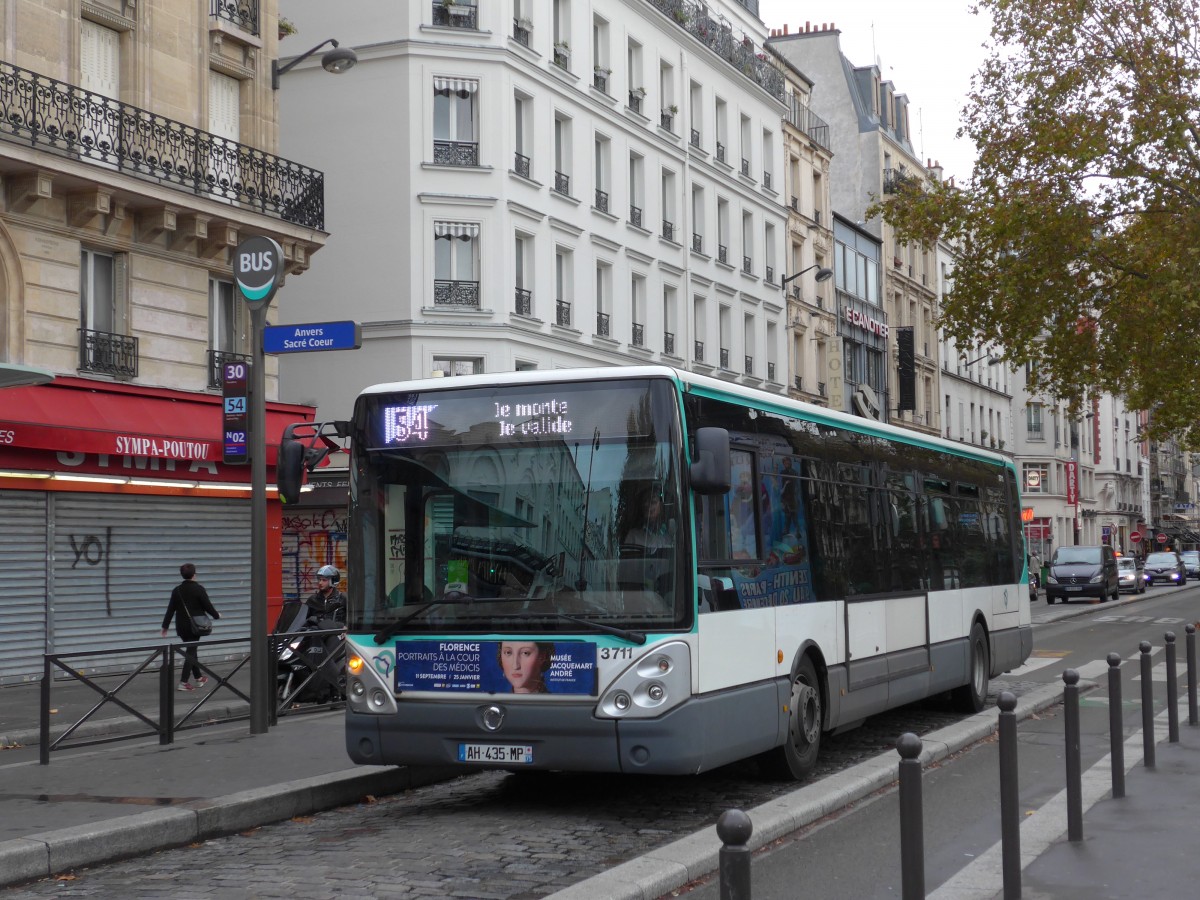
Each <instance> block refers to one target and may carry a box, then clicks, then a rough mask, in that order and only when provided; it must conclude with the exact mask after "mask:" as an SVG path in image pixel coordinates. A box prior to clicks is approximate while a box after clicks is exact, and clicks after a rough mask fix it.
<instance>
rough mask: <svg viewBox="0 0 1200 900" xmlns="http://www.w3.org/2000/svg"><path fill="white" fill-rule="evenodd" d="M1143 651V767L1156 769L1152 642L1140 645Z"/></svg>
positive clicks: (1143, 642) (1144, 642) (1139, 647)
mask: <svg viewBox="0 0 1200 900" xmlns="http://www.w3.org/2000/svg"><path fill="white" fill-rule="evenodd" d="M1138 649H1139V650H1141V651H1142V658H1141V664H1142V765H1143V766H1145V767H1146V768H1147V769H1153V768H1154V682H1153V681H1152V680H1151V677H1152V676H1151V673H1150V642H1149V641H1142V642H1141V643H1140V644H1138Z"/></svg>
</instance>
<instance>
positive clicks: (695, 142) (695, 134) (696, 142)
mask: <svg viewBox="0 0 1200 900" xmlns="http://www.w3.org/2000/svg"><path fill="white" fill-rule="evenodd" d="M690 140H691V142H692V146H693V147H699V146H700V131H699V129H696V128H693V129H692V134H691V138H690Z"/></svg>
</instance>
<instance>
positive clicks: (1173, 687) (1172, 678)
mask: <svg viewBox="0 0 1200 900" xmlns="http://www.w3.org/2000/svg"><path fill="white" fill-rule="evenodd" d="M1163 640H1164V641H1166V642H1167V742H1168V743H1171V744H1178V743H1179V681H1178V680H1177V679H1178V676H1177V675H1176V673H1175V632H1173V631H1168V632H1167V633H1166V634H1164V635H1163Z"/></svg>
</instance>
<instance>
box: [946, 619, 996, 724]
mask: <svg viewBox="0 0 1200 900" xmlns="http://www.w3.org/2000/svg"><path fill="white" fill-rule="evenodd" d="M970 652H971V656H970V659H969V660H968V662H967V676H968V680H967V683H966V684H964V685H962V686H961V687H956V688H955V689H954V691H953V693H952V694H951V697H952V698H953V701H954V706H955V708H956V709H958V710H959V711H960V712H965V713H977V712H979V711H980V710H981V709H983V706H984V704H985V703H986V702H987V694H988V678H989V676H990V673H991V658H990V655H989V653H988V642H987V635H986V634H984V632H983V626H982V625H980V624H979V623H978V622H976V623H975V624H974V625H972V626H971V638H970Z"/></svg>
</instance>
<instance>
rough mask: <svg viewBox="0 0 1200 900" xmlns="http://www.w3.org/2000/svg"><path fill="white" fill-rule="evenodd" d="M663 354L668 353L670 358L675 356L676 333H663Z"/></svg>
mask: <svg viewBox="0 0 1200 900" xmlns="http://www.w3.org/2000/svg"><path fill="white" fill-rule="evenodd" d="M663 353H666V354H667V355H668V356H674V355H675V334H674V332H670V331H664V332H663Z"/></svg>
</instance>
